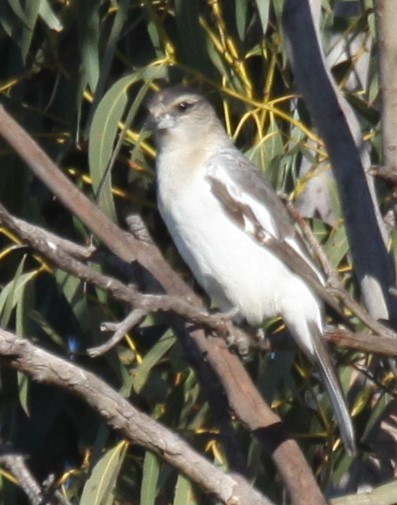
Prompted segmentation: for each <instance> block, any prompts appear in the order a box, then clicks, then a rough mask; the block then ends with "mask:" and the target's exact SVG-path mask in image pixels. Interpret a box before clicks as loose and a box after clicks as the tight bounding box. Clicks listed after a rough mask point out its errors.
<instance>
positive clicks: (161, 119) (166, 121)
mask: <svg viewBox="0 0 397 505" xmlns="http://www.w3.org/2000/svg"><path fill="white" fill-rule="evenodd" d="M146 126H147V127H148V128H149V129H151V130H168V129H169V128H173V127H174V126H175V118H174V117H173V116H171V115H170V114H169V113H168V112H166V110H165V109H164V106H163V105H162V104H157V105H155V106H152V107H149V116H148V119H147V121H146Z"/></svg>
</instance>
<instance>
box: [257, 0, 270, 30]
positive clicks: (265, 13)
mask: <svg viewBox="0 0 397 505" xmlns="http://www.w3.org/2000/svg"><path fill="white" fill-rule="evenodd" d="M255 3H256V8H257V9H258V14H259V19H260V20H261V26H262V32H263V34H265V33H266V31H267V24H268V22H269V7H270V2H269V0H255Z"/></svg>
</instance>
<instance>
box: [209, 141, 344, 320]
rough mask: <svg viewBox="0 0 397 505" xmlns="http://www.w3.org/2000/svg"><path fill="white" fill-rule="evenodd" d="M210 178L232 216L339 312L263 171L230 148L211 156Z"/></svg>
mask: <svg viewBox="0 0 397 505" xmlns="http://www.w3.org/2000/svg"><path fill="white" fill-rule="evenodd" d="M207 179H208V181H209V183H210V185H211V190H212V192H213V193H214V195H215V196H216V197H217V198H218V199H219V201H220V202H221V204H222V206H223V208H224V209H225V212H227V213H228V215H229V217H230V218H231V219H233V220H234V221H235V222H236V223H237V224H238V225H239V226H241V227H242V228H243V229H244V230H245V231H246V232H247V233H249V234H250V235H252V236H253V237H255V238H256V239H257V240H258V241H259V242H260V243H261V244H262V245H263V246H264V247H267V248H268V249H270V250H271V251H272V252H274V254H275V255H276V256H277V257H279V258H280V259H281V260H282V261H283V262H284V263H285V264H286V265H287V266H288V267H289V268H290V269H291V270H292V271H293V272H294V273H296V274H297V275H299V276H300V277H302V278H303V279H304V280H305V281H306V282H307V283H308V285H309V286H310V287H311V288H312V289H313V290H314V291H315V292H316V293H317V294H318V295H319V296H320V297H321V298H323V299H324V300H325V301H326V302H327V303H328V304H330V305H331V306H332V307H333V308H334V309H335V310H336V311H337V312H339V313H340V307H339V304H338V303H337V302H336V300H335V299H334V298H333V297H332V296H330V294H329V293H328V291H327V290H326V288H325V287H324V282H323V280H322V277H321V275H320V273H319V271H318V270H317V269H316V267H315V266H314V264H313V263H312V262H311V259H310V258H309V257H308V255H307V252H306V251H305V248H304V246H303V245H302V243H301V239H300V237H299V235H298V234H297V233H296V230H295V228H294V226H293V224H292V222H291V220H290V218H289V214H288V212H287V211H286V209H285V208H284V206H283V204H282V202H281V200H280V198H279V197H278V196H277V194H276V192H275V191H274V189H273V188H272V187H271V185H270V184H269V182H268V181H266V179H265V178H264V176H263V175H262V174H261V172H260V171H259V170H258V169H257V168H256V167H255V166H254V165H253V164H252V163H251V162H250V161H249V160H248V159H247V158H246V157H245V156H244V155H242V154H241V153H240V152H239V151H238V150H237V149H236V150H234V149H227V150H224V151H222V152H221V153H218V154H216V155H215V156H213V157H212V158H210V160H209V161H208V163H207Z"/></svg>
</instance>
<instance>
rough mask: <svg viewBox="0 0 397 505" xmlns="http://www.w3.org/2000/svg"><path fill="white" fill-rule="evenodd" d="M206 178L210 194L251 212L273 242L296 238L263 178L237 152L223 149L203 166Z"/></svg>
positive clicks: (286, 215) (271, 190)
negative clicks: (230, 200)
mask: <svg viewBox="0 0 397 505" xmlns="http://www.w3.org/2000/svg"><path fill="white" fill-rule="evenodd" d="M205 175H206V178H207V180H208V181H209V183H210V185H211V187H212V190H213V192H215V193H218V196H219V195H220V197H221V198H226V197H227V198H230V199H232V200H234V201H236V202H238V203H239V204H241V205H242V206H244V207H247V208H249V209H251V210H252V212H253V213H254V214H255V216H256V218H257V219H258V220H259V222H261V224H262V226H264V228H265V229H266V231H268V232H270V233H272V235H273V236H274V237H276V238H280V239H283V238H286V237H290V236H293V235H294V234H295V228H294V226H293V224H292V222H291V220H290V217H289V215H288V212H287V211H286V209H285V207H284V205H283V203H282V201H281V200H280V198H279V196H278V195H277V193H276V191H275V190H274V188H273V187H272V186H271V184H270V183H269V181H268V180H267V179H266V177H265V175H264V174H263V173H262V172H261V171H260V170H259V169H258V168H257V167H256V166H255V165H254V164H253V163H252V162H251V161H250V160H249V159H248V158H247V157H246V156H245V155H243V154H242V153H241V152H240V151H239V150H238V149H237V148H234V147H233V148H228V149H223V150H220V151H219V152H217V153H216V154H215V155H213V156H211V157H210V158H209V159H208V161H207V163H206V170H205Z"/></svg>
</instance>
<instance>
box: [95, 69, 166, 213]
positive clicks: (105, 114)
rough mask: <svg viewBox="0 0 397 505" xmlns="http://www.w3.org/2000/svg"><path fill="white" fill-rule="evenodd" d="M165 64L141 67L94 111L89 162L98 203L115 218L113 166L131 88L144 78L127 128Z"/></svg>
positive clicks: (116, 84) (116, 86) (132, 107)
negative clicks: (147, 67)
mask: <svg viewBox="0 0 397 505" xmlns="http://www.w3.org/2000/svg"><path fill="white" fill-rule="evenodd" d="M163 69H164V67H161V66H159V67H152V68H149V69H146V70H139V71H137V72H134V73H132V74H131V75H127V76H125V77H123V78H122V79H120V80H119V81H117V82H116V83H115V84H114V85H113V86H112V87H111V88H110V89H109V91H108V92H107V93H106V94H105V96H104V97H103V99H102V100H101V102H100V103H99V105H98V108H97V109H96V111H95V114H94V117H93V120H92V124H91V128H90V135H89V145H88V162H89V167H90V174H91V177H92V184H93V188H94V191H95V192H96V193H97V195H98V204H99V207H100V208H101V209H102V210H103V212H104V213H105V214H106V215H107V216H108V217H109V218H110V219H113V220H114V221H115V220H116V211H115V208H114V203H113V196H112V184H111V177H110V173H111V166H112V164H113V162H114V159H115V156H116V155H117V152H118V150H119V148H120V146H121V141H122V137H121V140H120V142H119V144H118V148H115V143H116V139H117V134H118V130H119V123H120V122H121V121H122V119H123V118H124V115H125V112H126V110H127V105H128V101H129V97H128V90H129V89H130V87H131V86H132V85H133V84H134V83H136V82H137V81H139V80H143V81H144V85H143V86H142V88H141V90H140V92H139V93H138V95H137V96H136V98H135V100H134V102H133V104H132V106H131V108H130V110H129V112H128V116H127V119H126V128H127V127H128V125H129V123H130V122H131V121H132V119H133V117H134V116H135V114H136V112H137V110H138V108H139V106H140V104H141V102H142V100H143V99H144V97H145V96H146V93H147V91H148V89H149V86H150V83H151V82H152V81H153V79H155V78H157V77H160V76H161V74H162V72H163Z"/></svg>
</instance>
